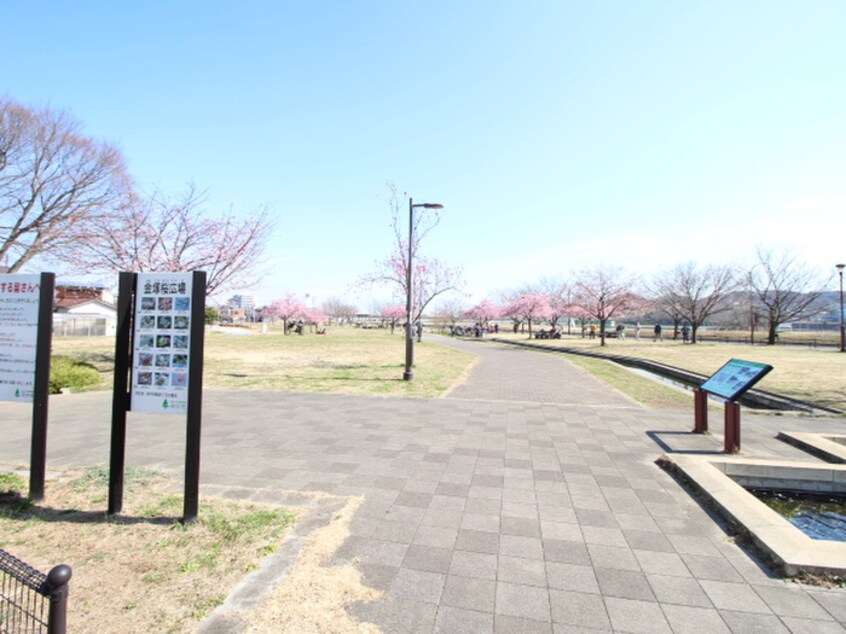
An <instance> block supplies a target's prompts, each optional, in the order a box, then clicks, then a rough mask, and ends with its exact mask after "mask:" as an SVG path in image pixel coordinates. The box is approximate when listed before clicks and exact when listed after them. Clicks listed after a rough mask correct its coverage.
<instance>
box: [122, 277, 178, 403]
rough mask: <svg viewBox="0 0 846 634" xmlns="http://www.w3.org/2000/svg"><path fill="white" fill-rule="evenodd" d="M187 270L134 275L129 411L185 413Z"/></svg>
mask: <svg viewBox="0 0 846 634" xmlns="http://www.w3.org/2000/svg"><path fill="white" fill-rule="evenodd" d="M191 289H192V274H191V273H139V274H138V280H137V287H136V294H135V315H134V320H133V321H134V337H133V342H134V344H133V350H132V353H133V354H132V388H131V392H132V397H131V405H130V409H132V411H136V412H154V413H160V414H162V413H167V414H182V415H185V414H186V412H187V409H188V373H189V371H190V365H191V358H190V357H191V354H190V350H191V346H190V342H191Z"/></svg>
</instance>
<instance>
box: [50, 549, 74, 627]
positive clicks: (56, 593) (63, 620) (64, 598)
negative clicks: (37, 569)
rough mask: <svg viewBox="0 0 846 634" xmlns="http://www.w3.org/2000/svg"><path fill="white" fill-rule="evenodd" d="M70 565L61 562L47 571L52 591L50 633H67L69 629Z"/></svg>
mask: <svg viewBox="0 0 846 634" xmlns="http://www.w3.org/2000/svg"><path fill="white" fill-rule="evenodd" d="M72 574H73V572H72V571H71V568H70V566H67V565H65V564H61V565H59V566H56V567H54V568H53V569H52V570H50V572H48V573H47V588H48V590H49V593H50V618H49V619H48V622H47V623H48V624H47V633H48V634H65V632H66V630H67V611H68V582H69V581H70V578H71V575H72Z"/></svg>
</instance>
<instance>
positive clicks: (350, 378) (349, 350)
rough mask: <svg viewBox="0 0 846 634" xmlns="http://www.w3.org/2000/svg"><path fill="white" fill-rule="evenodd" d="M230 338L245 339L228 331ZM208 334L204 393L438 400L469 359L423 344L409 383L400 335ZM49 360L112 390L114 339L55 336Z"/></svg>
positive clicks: (348, 331) (333, 331) (347, 331)
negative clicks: (79, 365)
mask: <svg viewBox="0 0 846 634" xmlns="http://www.w3.org/2000/svg"><path fill="white" fill-rule="evenodd" d="M233 331H234V332H243V330H241V329H233ZM251 332H253V333H254V334H251V335H240V336H236V335H232V334H225V333H223V332H214V331H213V332H209V333H207V334H206V350H205V368H204V384H205V386H206V387H219V388H234V389H263V390H281V391H290V392H341V393H346V394H378V395H385V396H420V397H437V396H439V395H440V394H442V393H443V392H444V391H446V390H447V389H448V388H449V387H450V386H451V385H452V383H453V382H454V381H455V380H456V379H457V378H458V377H459V376H461V374H462V373H463V372H464V370H465V369H466V368H467V367H468V366H469V365H470V364H471V363H472V362H473V359H474V356H473V355H471V354H468V353H464V352H459V351H456V350H450V349H448V348H444V347H442V346H438V345H436V344H432V343H429V342H427V341H426V338H425V337H424V339H423V342H422V343H420V344H416V343H415V346H414V359H415V366H414V381H410V382H409V381H403V380H402V373H403V368H404V361H405V342H404V339H403V336H402V332H401V330H400V329H397V330H396V332H395V333H394V334H393V335H391V334H390V331H388V330H362V329H359V328H352V327H344V328H329V329H328V334H326V335H315V334H312V333H307V334H305V335H302V336H297V335H288V336H286V335H284V334H282V330H281V326H280V327H279V328H278V329H271V330H270V331H269V332H267V333H264V334H262V333H261V331H260V330H252V331H251ZM53 354H63V355H71V356H75V357H79V358H82V359H84V360H86V361H88V362H90V363H92V364H93V365H94V366H95V367H97V369H98V370H99V371H100V372H101V375H102V378H103V383H102V384H101V385H100V388H99V389H109V388H110V387H111V381H112V371H113V363H114V361H113V360H114V339H113V338H111V337H55V338H54V339H53Z"/></svg>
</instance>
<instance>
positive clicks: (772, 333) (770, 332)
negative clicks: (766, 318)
mask: <svg viewBox="0 0 846 634" xmlns="http://www.w3.org/2000/svg"><path fill="white" fill-rule="evenodd" d="M776 328H778V324H777V323H776V322H774V321H770V327H769V328H768V329H767V345H768V346H774V345H775V342H776Z"/></svg>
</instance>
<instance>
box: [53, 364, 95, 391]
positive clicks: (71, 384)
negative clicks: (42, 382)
mask: <svg viewBox="0 0 846 634" xmlns="http://www.w3.org/2000/svg"><path fill="white" fill-rule="evenodd" d="M99 384H100V373H99V372H97V368H95V367H94V366H93V365H91V364H90V363H88V362H87V361H83V360H82V359H76V358H74V357H66V356H63V355H56V356H54V357H53V358H52V359H51V360H50V394H58V393H59V392H61V391H62V389H63V388H66V387H67V388H73V389H79V388H84V387H93V386H95V385H99Z"/></svg>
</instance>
